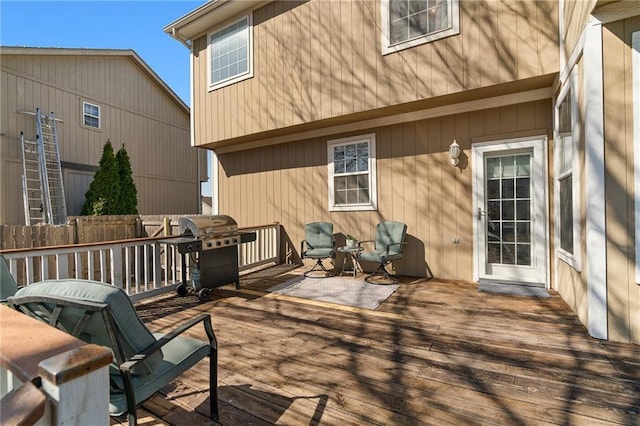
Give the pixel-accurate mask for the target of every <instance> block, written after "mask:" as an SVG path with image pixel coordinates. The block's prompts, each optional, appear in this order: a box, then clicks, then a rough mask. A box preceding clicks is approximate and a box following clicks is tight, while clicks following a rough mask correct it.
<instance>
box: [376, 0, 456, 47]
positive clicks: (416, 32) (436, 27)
mask: <svg viewBox="0 0 640 426" xmlns="http://www.w3.org/2000/svg"><path fill="white" fill-rule="evenodd" d="M381 1H382V8H381V10H382V54H385V55H386V54H388V53H392V52H397V51H399V50H403V49H407V48H409V47H414V46H418V45H420V44H423V43H428V42H431V41H434V40H438V39H441V38H444V37H448V36H451V35H454V34H458V33H459V32H460V18H459V16H460V11H459V9H460V6H459V0H381Z"/></svg>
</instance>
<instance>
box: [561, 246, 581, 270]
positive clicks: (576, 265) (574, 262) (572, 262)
mask: <svg viewBox="0 0 640 426" xmlns="http://www.w3.org/2000/svg"><path fill="white" fill-rule="evenodd" d="M558 259H560V260H561V261H563V262H564V263H566V264H567V265H569V266H570V267H572V268H573V269H575V270H576V271H577V272H582V268H581V265H580V261H579V260H578V259H576V258H575V257H574V255H572V254H570V253H568V252H566V251H564V250H562V249H559V250H558Z"/></svg>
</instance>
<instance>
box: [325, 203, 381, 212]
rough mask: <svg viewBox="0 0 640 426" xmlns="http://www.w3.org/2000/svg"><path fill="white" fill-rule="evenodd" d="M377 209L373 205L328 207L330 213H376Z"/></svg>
mask: <svg viewBox="0 0 640 426" xmlns="http://www.w3.org/2000/svg"><path fill="white" fill-rule="evenodd" d="M376 210H378V208H377V207H376V206H374V205H371V204H368V205H349V206H329V211H330V212H357V211H376Z"/></svg>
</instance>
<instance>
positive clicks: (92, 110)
mask: <svg viewBox="0 0 640 426" xmlns="http://www.w3.org/2000/svg"><path fill="white" fill-rule="evenodd" d="M82 124H83V125H84V126H85V127H91V128H93V129H99V128H100V107H99V106H98V105H94V104H90V103H89V102H82Z"/></svg>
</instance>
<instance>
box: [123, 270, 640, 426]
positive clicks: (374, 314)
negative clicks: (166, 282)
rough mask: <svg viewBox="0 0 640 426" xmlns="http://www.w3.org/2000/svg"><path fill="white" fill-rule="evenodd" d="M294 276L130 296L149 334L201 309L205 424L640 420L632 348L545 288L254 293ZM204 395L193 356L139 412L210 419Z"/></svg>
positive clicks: (456, 285)
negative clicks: (591, 328) (211, 376)
mask: <svg viewBox="0 0 640 426" xmlns="http://www.w3.org/2000/svg"><path fill="white" fill-rule="evenodd" d="M299 273H300V271H299V270H289V269H286V268H282V267H280V268H274V269H272V270H268V271H262V272H260V273H257V274H253V275H248V276H245V277H243V278H242V286H241V289H240V290H236V289H235V288H233V287H232V286H226V287H221V288H217V289H213V290H212V291H211V300H210V301H209V302H206V303H200V302H199V301H198V300H197V298H196V297H194V296H187V297H183V298H180V297H178V296H176V295H173V294H170V295H164V296H159V297H156V298H154V299H153V300H148V301H144V302H140V303H138V304H137V305H136V309H137V310H138V313H139V314H140V316H141V318H142V319H143V321H144V322H145V323H146V324H147V325H148V326H149V328H150V329H152V330H153V331H168V330H170V329H172V328H174V327H175V326H176V325H177V324H179V323H181V322H183V321H185V320H187V319H189V318H192V317H193V316H195V315H197V314H199V313H202V312H207V313H210V314H211V318H212V323H213V327H214V330H215V332H216V336H217V339H218V344H219V365H218V389H219V404H220V421H219V423H221V424H225V425H267V424H290V425H291V424H327V425H334V424H340V425H348V424H353V425H356V424H421V425H422V424H437V425H446V424H450V425H459V424H527V425H538V424H545V425H546V424H575V425H581V424H584V425H597V424H623V425H637V424H640V420H639V419H640V361H639V360H640V347H638V346H634V345H624V344H617V343H606V342H602V341H598V340H595V339H592V338H591V337H589V335H588V334H587V333H586V330H585V329H584V327H583V326H582V325H581V324H580V322H579V321H578V319H577V318H576V316H575V315H574V314H573V313H572V312H571V311H570V309H569V308H568V306H567V305H566V304H565V303H564V302H563V301H562V299H561V298H560V297H559V296H558V295H557V294H556V293H554V292H553V291H551V298H548V299H536V298H527V297H514V296H506V295H496V294H489V293H484V292H478V291H477V286H476V285H474V284H473V283H464V282H449V281H438V280H415V279H405V280H403V281H402V282H401V285H400V288H399V289H398V291H397V292H396V293H394V294H393V295H392V296H391V297H390V298H389V299H387V300H386V301H385V302H384V303H382V305H380V307H379V308H378V309H377V310H375V311H368V310H365V309H357V308H350V307H344V306H339V305H333V304H330V303H325V302H314V301H309V300H302V299H296V298H291V297H286V296H279V295H273V294H270V293H267V292H266V289H267V288H269V287H271V286H272V285H275V284H277V283H279V282H282V281H284V280H286V279H288V278H291V277H292V276H295V275H296V274H299ZM189 334H190V335H191V336H193V337H198V338H202V339H204V336H205V335H204V332H203V331H202V330H197V329H195V330H190V332H189ZM208 405H209V404H208V362H207V361H206V360H205V361H201V362H200V363H198V364H197V365H196V366H195V367H194V368H192V369H191V370H190V371H188V372H187V373H185V374H183V375H182V376H181V377H180V378H179V379H178V380H176V381H174V382H173V383H172V384H171V385H169V386H167V388H165V389H164V390H163V391H162V392H159V393H158V394H156V395H154V397H153V398H151V399H150V400H149V401H148V402H146V403H145V404H144V405H143V408H142V409H141V413H140V415H143V416H145V424H155V423H153V421H157V423H158V424H175V425H194V424H195V425H199V424H202V425H206V424H215V423H214V422H212V421H210V420H209V419H208V414H209V412H208V410H209V407H208ZM142 410H144V411H142ZM154 419H155V420H154ZM163 422H164V423H163ZM116 424H117V423H116Z"/></svg>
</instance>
